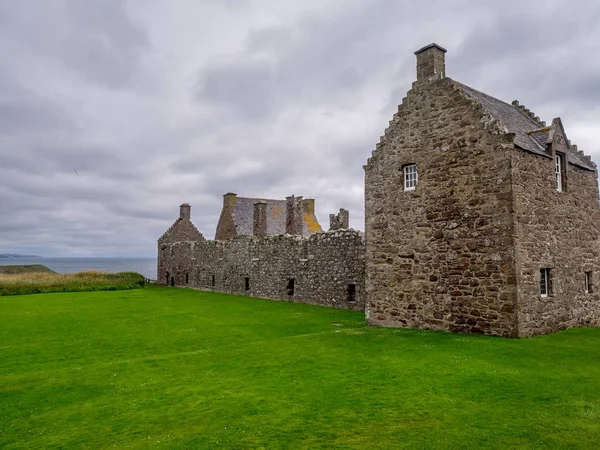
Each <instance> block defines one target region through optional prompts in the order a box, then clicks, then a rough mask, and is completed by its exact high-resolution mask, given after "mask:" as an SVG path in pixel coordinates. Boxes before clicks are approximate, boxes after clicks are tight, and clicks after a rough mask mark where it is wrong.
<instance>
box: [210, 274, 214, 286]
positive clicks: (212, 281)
mask: <svg viewBox="0 0 600 450" xmlns="http://www.w3.org/2000/svg"><path fill="white" fill-rule="evenodd" d="M210 283H211V286H212V287H215V276H214V275H213V276H212V280H211V282H210Z"/></svg>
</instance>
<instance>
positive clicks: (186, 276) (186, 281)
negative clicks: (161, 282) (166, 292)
mask: <svg viewBox="0 0 600 450" xmlns="http://www.w3.org/2000/svg"><path fill="white" fill-rule="evenodd" d="M189 282H190V277H189V275H188V274H187V273H186V274H185V284H188V283H189Z"/></svg>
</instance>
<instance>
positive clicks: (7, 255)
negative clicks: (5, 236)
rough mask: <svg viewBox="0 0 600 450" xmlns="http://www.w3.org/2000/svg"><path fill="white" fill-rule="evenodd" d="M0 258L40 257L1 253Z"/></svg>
mask: <svg viewBox="0 0 600 450" xmlns="http://www.w3.org/2000/svg"><path fill="white" fill-rule="evenodd" d="M0 258H3V259H9V258H11V259H12V258H39V256H38V255H19V254H18V253H0Z"/></svg>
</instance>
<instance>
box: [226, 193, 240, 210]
mask: <svg viewBox="0 0 600 450" xmlns="http://www.w3.org/2000/svg"><path fill="white" fill-rule="evenodd" d="M236 203H237V194H234V193H233V192H228V193H227V194H225V195H223V206H231V207H233V206H235V205H236Z"/></svg>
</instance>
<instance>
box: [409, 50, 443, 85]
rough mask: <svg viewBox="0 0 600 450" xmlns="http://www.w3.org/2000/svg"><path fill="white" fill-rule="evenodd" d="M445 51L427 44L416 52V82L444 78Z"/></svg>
mask: <svg viewBox="0 0 600 450" xmlns="http://www.w3.org/2000/svg"><path fill="white" fill-rule="evenodd" d="M445 53H446V49H445V48H443V47H440V46H439V45H437V44H429V45H426V46H425V47H423V48H421V49H419V50H417V51H416V52H415V55H417V81H429V82H431V81H436V80H441V79H442V78H445V77H446V57H445V55H444V54H445Z"/></svg>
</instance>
